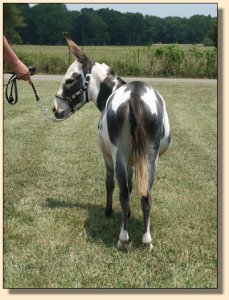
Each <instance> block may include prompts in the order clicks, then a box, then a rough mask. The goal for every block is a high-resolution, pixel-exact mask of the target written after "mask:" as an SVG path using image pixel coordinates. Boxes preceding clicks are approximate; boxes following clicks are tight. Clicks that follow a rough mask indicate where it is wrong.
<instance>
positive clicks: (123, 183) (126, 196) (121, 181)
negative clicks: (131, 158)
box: [115, 160, 130, 248]
mask: <svg viewBox="0 0 229 300" xmlns="http://www.w3.org/2000/svg"><path fill="white" fill-rule="evenodd" d="M115 172H116V177H117V181H118V185H119V189H120V193H119V199H120V204H121V208H122V226H121V231H120V234H119V241H118V244H117V246H118V248H122V247H123V246H124V247H125V245H126V242H127V241H128V240H129V235H128V231H127V223H128V216H129V214H130V205H129V200H130V192H129V188H128V175H127V167H126V166H125V163H124V162H122V161H121V160H120V161H119V160H117V162H116V167H115Z"/></svg>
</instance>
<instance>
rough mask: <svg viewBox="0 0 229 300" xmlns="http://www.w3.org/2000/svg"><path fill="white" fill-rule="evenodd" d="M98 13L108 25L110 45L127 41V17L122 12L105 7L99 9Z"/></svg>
mask: <svg viewBox="0 0 229 300" xmlns="http://www.w3.org/2000/svg"><path fill="white" fill-rule="evenodd" d="M98 15H99V16H100V17H101V18H102V20H103V22H104V23H105V24H106V25H107V31H108V34H109V44H110V45H120V44H124V43H125V41H126V19H125V17H124V15H123V14H122V13H121V12H118V11H115V10H113V9H111V10H110V9H108V8H106V9H105V8H103V9H100V10H98Z"/></svg>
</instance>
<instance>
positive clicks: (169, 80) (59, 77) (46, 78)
mask: <svg viewBox="0 0 229 300" xmlns="http://www.w3.org/2000/svg"><path fill="white" fill-rule="evenodd" d="M10 76H11V75H10V74H4V79H5V80H7V79H8V78H9V77H10ZM62 78H63V75H34V76H32V79H33V80H34V81H35V80H41V81H59V82H61V80H62ZM122 78H123V79H124V80H126V81H127V82H129V81H132V80H142V81H146V82H147V81H150V82H151V83H152V82H155V83H202V84H216V83H217V80H216V79H186V78H147V77H146V78H144V77H122Z"/></svg>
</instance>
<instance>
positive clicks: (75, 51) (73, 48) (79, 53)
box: [63, 32, 89, 64]
mask: <svg viewBox="0 0 229 300" xmlns="http://www.w3.org/2000/svg"><path fill="white" fill-rule="evenodd" d="M63 35H64V37H65V39H66V41H67V44H68V46H69V48H70V49H71V52H72V53H73V54H74V55H75V56H76V57H77V58H78V60H79V62H80V63H82V64H85V63H86V62H87V61H88V60H89V59H88V57H87V56H86V55H85V54H84V52H83V50H82V49H80V48H79V47H78V46H77V45H76V44H75V43H74V42H73V40H72V39H71V37H70V35H69V34H68V33H67V32H63Z"/></svg>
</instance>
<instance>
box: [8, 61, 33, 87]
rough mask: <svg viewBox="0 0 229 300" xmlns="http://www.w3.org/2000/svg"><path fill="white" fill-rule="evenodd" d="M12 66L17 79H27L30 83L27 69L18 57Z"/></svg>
mask: <svg viewBox="0 0 229 300" xmlns="http://www.w3.org/2000/svg"><path fill="white" fill-rule="evenodd" d="M12 67H13V70H14V72H15V74H16V75H17V78H18V79H19V80H25V81H28V82H29V83H30V84H31V83H32V80H31V77H30V73H29V69H28V68H27V66H26V65H25V64H23V62H22V61H20V59H18V61H17V62H16V63H15V64H14V65H12Z"/></svg>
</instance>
